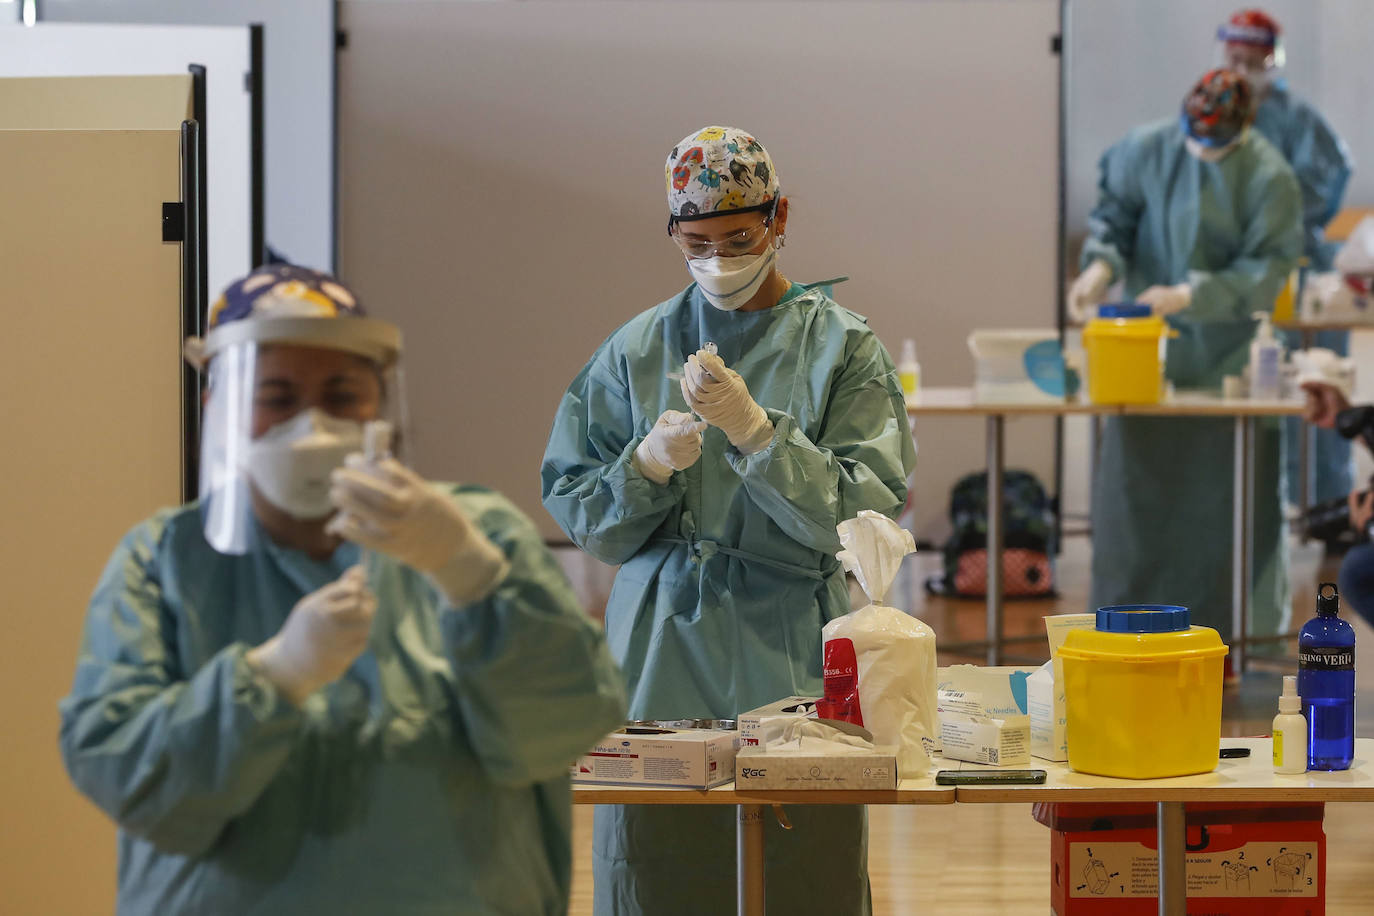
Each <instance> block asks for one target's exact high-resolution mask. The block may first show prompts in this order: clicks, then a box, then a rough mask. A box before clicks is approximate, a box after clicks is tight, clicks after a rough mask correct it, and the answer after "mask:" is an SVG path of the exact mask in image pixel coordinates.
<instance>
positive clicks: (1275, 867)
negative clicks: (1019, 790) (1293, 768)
mask: <svg viewBox="0 0 1374 916" xmlns="http://www.w3.org/2000/svg"><path fill="white" fill-rule="evenodd" d="M1034 809H1035V819H1036V820H1038V821H1039V822H1040V823H1042V824H1045V825H1046V826H1048V827H1049V828H1050V830H1051V835H1050V906H1051V912H1052V913H1054V914H1057V916H1146V914H1151V916H1153V914H1154V913H1156V912H1158V896H1159V852H1158V846H1157V842H1156V837H1157V834H1156V827H1155V816H1156V815H1155V806H1154V805H1150V804H1101V805H1097V804H1065V803H1042V804H1037V805H1035V806H1034ZM1323 815H1324V811H1323V807H1322V805H1320V804H1274V803H1269V802H1262V803H1253V804H1251V803H1215V804H1189V805H1188V806H1187V823H1188V857H1187V876H1188V913H1189V914H1197V916H1201V914H1206V916H1312V914H1317V913H1324V912H1326V908H1325V906H1326V834H1325V833H1324V832H1323V830H1322V818H1323Z"/></svg>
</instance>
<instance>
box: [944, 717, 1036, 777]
mask: <svg viewBox="0 0 1374 916" xmlns="http://www.w3.org/2000/svg"><path fill="white" fill-rule="evenodd" d="M940 740H941V742H942V743H943V744H944V756H945V757H947V758H949V759H951V760H967V761H969V762H970V763H986V764H990V765H992V766H1026V765H1027V764H1029V763H1030V716H1004V717H993V716H972V715H968V714H967V713H962V712H942V713H940Z"/></svg>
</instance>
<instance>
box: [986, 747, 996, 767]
mask: <svg viewBox="0 0 1374 916" xmlns="http://www.w3.org/2000/svg"><path fill="white" fill-rule="evenodd" d="M997 756H998V754H997V748H995V747H990V748H988V763H996V762H997Z"/></svg>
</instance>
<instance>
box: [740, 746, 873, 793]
mask: <svg viewBox="0 0 1374 916" xmlns="http://www.w3.org/2000/svg"><path fill="white" fill-rule="evenodd" d="M735 787H736V788H738V789H757V790H765V789H768V790H778V789H814V790H818V791H824V790H836V789H848V790H851V791H852V790H857V789H870V790H884V789H896V788H897V750H896V748H893V747H886V746H881V745H880V746H878V747H875V748H874V749H873V753H872V754H858V755H854V756H843V757H840V756H828V755H815V756H806V755H788V756H782V755H776V754H769V753H768V752H767V750H766V749H765V748H761V747H744V748H740V752H739V756H738V757H736V759H735Z"/></svg>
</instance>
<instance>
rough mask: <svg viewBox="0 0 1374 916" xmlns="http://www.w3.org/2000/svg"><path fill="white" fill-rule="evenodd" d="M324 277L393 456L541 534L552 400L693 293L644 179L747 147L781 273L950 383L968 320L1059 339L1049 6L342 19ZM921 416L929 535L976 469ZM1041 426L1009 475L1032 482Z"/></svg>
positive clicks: (944, 425) (636, 8) (572, 9)
mask: <svg viewBox="0 0 1374 916" xmlns="http://www.w3.org/2000/svg"><path fill="white" fill-rule="evenodd" d="M341 15H342V24H343V26H344V27H345V28H346V29H347V31H348V34H349V45H348V48H347V50H345V51H343V52H342V53H341V55H340V64H339V67H340V85H339V91H340V105H341V114H340V130H341V138H342V142H341V146H342V158H341V163H340V167H341V170H342V171H341V182H342V208H341V209H342V225H341V232H342V237H343V262H342V265H341V266H342V270H343V273H344V275H345V276H346V277H348V278H349V279H350V280H351V281H353V282H354V283H355V284H356V285H357V286H358V287H359V288H360V291H361V293H362V295H363V296H364V298H365V300H366V301H367V303H368V304H369V305H370V307H371V308H372V309H373V310H374V311H376V312H378V313H379V314H382V315H385V316H386V317H389V318H392V319H395V320H397V321H398V322H399V323H400V324H401V325H402V326H403V328H404V330H405V333H406V344H407V353H406V365H407V381H408V387H409V393H410V403H411V410H412V418H413V423H412V427H413V431H414V437H413V442H412V444H413V445H414V449H413V451H412V456H413V457H414V458H415V459H416V460H417V462H418V465H419V468H420V470H421V471H422V472H424V473H426V474H429V475H432V476H441V477H460V478H462V479H465V480H471V481H477V482H481V483H484V484H487V485H491V486H494V487H497V488H499V489H501V490H503V491H505V492H506V493H507V494H509V495H510V496H511V497H512V498H513V499H514V500H515V501H516V502H517V503H519V504H520V506H521V507H522V508H524V509H525V510H526V511H528V512H529V513H531V515H532V516H534V517H535V518H536V519H537V520H538V521H539V524H540V525H541V527H542V529H543V530H544V532H545V533H546V534H547V535H549V536H550V537H561V534H560V532H559V531H558V529H557V527H556V526H555V525H554V524H553V522H552V520H551V519H550V518H549V517H548V516H547V514H545V513H544V511H543V509H542V508H541V506H540V503H539V479H538V472H539V461H540V457H541V455H542V453H543V449H544V445H545V442H546V439H547V436H548V431H549V427H550V425H551V423H552V420H553V415H554V411H555V409H556V407H557V405H558V401H559V397H560V396H561V394H562V392H563V389H564V387H565V386H566V385H567V383H568V382H569V381H570V380H571V379H572V377H573V376H574V374H576V372H577V371H578V369H579V368H581V366H582V365H583V364H584V362H585V361H586V359H587V358H588V356H589V355H590V354H591V353H592V351H593V350H594V349H595V348H596V346H597V345H598V344H599V343H600V342H601V341H602V340H603V339H604V338H605V337H606V335H608V334H609V333H610V332H611V331H612V330H614V329H615V327H616V326H618V325H619V324H620V323H622V322H623V321H625V320H626V319H628V318H629V317H630V316H632V315H633V314H635V313H636V312H639V311H641V310H643V309H645V308H648V307H650V306H652V305H654V304H655V303H657V302H659V301H661V300H663V299H666V298H668V297H669V296H671V295H673V294H674V293H676V292H677V291H678V290H680V289H681V288H682V287H684V286H685V285H686V284H687V274H686V271H685V270H684V268H683V264H682V259H681V257H680V255H678V254H677V252H676V249H675V248H674V247H673V246H672V244H671V243H670V241H669V240H668V239H667V237H666V236H665V233H664V223H665V219H666V215H667V214H666V204H665V201H664V179H663V162H664V159H665V158H666V156H667V154H668V151H669V150H670V149H671V148H672V146H673V144H674V143H676V142H677V141H678V140H679V139H680V138H681V137H682V136H683V135H684V134H686V133H687V132H688V131H689V130H692V129H694V128H697V127H701V126H704V125H706V124H712V123H723V124H733V125H737V126H740V127H744V128H746V129H748V130H750V131H752V132H754V133H755V134H756V135H757V136H758V137H759V139H760V140H761V141H762V142H763V143H764V144H765V145H766V146H767V147H768V148H769V151H770V152H771V153H772V154H773V157H774V159H775V160H776V162H777V166H778V170H779V174H780V175H781V178H782V187H783V190H784V192H785V193H786V194H788V195H789V196H790V197H791V198H792V222H791V226H790V229H789V234H788V245H787V248H786V249H785V250H784V252H783V257H782V260H781V266H782V268H783V271H784V272H785V273H786V274H787V275H788V276H790V277H793V278H795V279H798V280H816V279H823V278H826V277H832V276H835V275H837V274H848V275H850V276H851V277H853V278H854V279H853V280H852V282H850V283H847V284H844V285H842V286H840V287H838V288H837V290H836V295H837V298H838V299H839V301H840V302H841V303H842V304H844V305H846V306H848V307H850V308H852V309H854V310H855V311H857V312H859V313H861V314H864V315H867V316H868V317H869V318H870V320H871V323H872V325H873V327H874V328H875V329H876V330H877V332H878V333H879V335H880V336H881V337H882V339H883V341H884V342H885V343H886V344H887V346H888V349H889V350H894V351H896V350H898V349H899V348H900V346H901V341H902V339H903V338H904V337H908V336H910V337H915V338H916V339H917V340H918V343H919V346H920V356H921V362H922V367H923V370H924V374H925V378H926V380H927V381H928V382H929V383H932V384H969V383H971V382H972V364H971V359H970V357H969V355H968V350H967V347H966V344H965V340H966V338H967V336H968V334H969V332H970V331H971V330H973V329H974V328H975V327H980V326H985V327H986V326H994V327H996V326H1003V327H1006V326H1019V327H1025V326H1041V327H1048V326H1052V325H1053V323H1054V314H1055V312H1054V303H1053V289H1054V252H1055V225H1056V217H1055V161H1056V160H1055V155H1056V139H1055V137H1056V134H1055V111H1056V69H1055V68H1056V61H1055V59H1054V58H1053V57H1052V56H1051V55H1050V53H1049V41H1050V36H1051V34H1052V33H1053V32H1054V31H1055V30H1056V28H1057V21H1058V19H1057V17H1058V7H1057V4H1056V3H1055V2H1048V0H1047V2H1040V0H1006V2H972V3H966V2H920V3H882V2H846V3H769V2H737V3H729V4H725V3H703V4H695V5H691V6H683V5H682V4H678V3H621V2H526V3H445V2H439V3H370V2H346V3H344V4H343V7H342V14H341ZM982 430H983V426H982V424H981V422H979V421H977V420H940V421H933V420H930V421H925V422H924V423H923V425H922V429H921V431H920V432H921V435H922V438H923V441H922V448H921V468H920V470H918V472H917V478H918V489H919V500H920V508H921V513H920V514H921V518H922V520H923V522H931V521H933V520H936V519H938V518H939V517H940V516H942V515H943V513H944V504H945V501H946V494H947V492H948V488H949V485H950V484H951V483H952V482H953V480H954V478H955V477H956V476H958V475H959V474H961V473H963V472H965V471H967V470H970V469H972V468H977V467H980V466H981V465H982V462H983V446H982ZM1050 432H1051V429H1050V424H1049V423H1048V422H1043V421H1037V422H1034V423H1032V422H1031V421H1026V422H1025V423H1021V424H1016V425H1015V426H1013V427H1012V430H1011V441H1012V447H1011V449H1010V451H1011V454H1012V455H1013V456H1014V458H1015V461H1016V463H1017V464H1018V465H1028V466H1030V467H1031V468H1033V469H1035V470H1037V471H1039V472H1040V473H1041V474H1043V475H1045V476H1046V477H1048V474H1049V471H1050V468H1051V437H1050Z"/></svg>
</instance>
